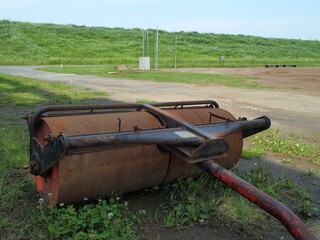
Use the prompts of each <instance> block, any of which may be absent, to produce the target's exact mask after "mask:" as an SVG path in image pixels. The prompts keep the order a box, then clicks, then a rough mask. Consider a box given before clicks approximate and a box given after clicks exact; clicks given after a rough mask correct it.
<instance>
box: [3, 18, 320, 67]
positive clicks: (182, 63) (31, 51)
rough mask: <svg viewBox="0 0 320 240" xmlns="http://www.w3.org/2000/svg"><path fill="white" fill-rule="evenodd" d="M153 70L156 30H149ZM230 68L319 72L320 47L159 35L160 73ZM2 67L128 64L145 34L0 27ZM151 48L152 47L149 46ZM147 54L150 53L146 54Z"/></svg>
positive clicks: (275, 41) (287, 41)
mask: <svg viewBox="0 0 320 240" xmlns="http://www.w3.org/2000/svg"><path fill="white" fill-rule="evenodd" d="M148 36H149V38H148V52H149V56H150V57H151V62H152V64H153V58H154V46H155V30H154V29H153V30H152V29H149V30H148ZM176 36H177V37H178V54H177V66H178V67H219V66H220V62H219V56H226V60H225V66H226V67H245V66H262V65H264V64H297V65H298V66H320V42H319V41H306V40H295V39H275V38H263V37H254V36H244V35H226V34H209V33H197V32H175V33H170V32H166V31H159V67H161V68H163V67H173V66H174V42H175V37H176ZM0 41H1V44H0V65H41V64H43V65H44V64H64V65H66V64H112V65H116V64H127V65H131V66H136V65H137V64H138V57H139V56H141V55H142V30H141V29H123V28H104V27H86V26H76V25H57V24H35V23H26V22H13V21H7V20H2V21H0ZM145 45H147V43H145ZM145 51H147V50H145Z"/></svg>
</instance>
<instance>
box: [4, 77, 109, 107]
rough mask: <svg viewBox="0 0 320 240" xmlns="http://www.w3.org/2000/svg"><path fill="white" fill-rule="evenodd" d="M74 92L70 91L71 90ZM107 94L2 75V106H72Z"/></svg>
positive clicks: (61, 84)
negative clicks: (74, 103)
mask: <svg viewBox="0 0 320 240" xmlns="http://www.w3.org/2000/svg"><path fill="white" fill-rule="evenodd" d="M71 89H72V90H73V91H70V90H71ZM95 96H107V93H106V92H97V91H90V89H86V88H82V87H76V88H75V87H73V86H70V85H66V84H63V83H54V82H53V83H48V82H41V81H38V80H35V79H30V78H23V77H19V76H12V75H2V74H0V106H2V107H3V106H35V105H36V104H40V103H41V104H42V105H48V104H72V103H73V102H75V101H76V102H78V103H81V102H83V100H85V99H88V98H90V97H95Z"/></svg>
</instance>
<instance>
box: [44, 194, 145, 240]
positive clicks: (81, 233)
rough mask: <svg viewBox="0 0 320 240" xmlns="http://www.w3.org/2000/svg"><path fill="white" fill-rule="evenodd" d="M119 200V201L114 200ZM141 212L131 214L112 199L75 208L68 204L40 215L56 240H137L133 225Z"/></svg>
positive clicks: (126, 205)
mask: <svg viewBox="0 0 320 240" xmlns="http://www.w3.org/2000/svg"><path fill="white" fill-rule="evenodd" d="M118 199H120V198H118ZM139 215H141V213H140V212H139V211H138V213H136V214H133V213H132V212H131V211H130V210H129V209H128V204H126V202H125V203H122V202H120V201H116V199H115V198H110V200H109V201H108V202H107V201H106V200H99V201H98V204H86V205H84V206H81V207H79V208H78V209H77V208H75V207H74V206H72V205H70V206H68V207H66V208H59V209H57V208H54V209H52V210H51V211H50V212H49V215H48V216H45V215H43V218H44V220H45V222H47V224H48V230H49V232H50V234H51V236H52V237H56V238H59V239H119V240H120V239H139V238H140V237H139V236H138V234H137V224H138V223H141V219H140V218H139Z"/></svg>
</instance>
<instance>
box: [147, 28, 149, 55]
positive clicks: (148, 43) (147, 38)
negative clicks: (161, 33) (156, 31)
mask: <svg viewBox="0 0 320 240" xmlns="http://www.w3.org/2000/svg"><path fill="white" fill-rule="evenodd" d="M148 37H149V33H148V30H147V57H148V56H149V42H148Z"/></svg>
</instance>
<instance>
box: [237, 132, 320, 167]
mask: <svg viewBox="0 0 320 240" xmlns="http://www.w3.org/2000/svg"><path fill="white" fill-rule="evenodd" d="M251 139H252V142H251V144H250V145H249V146H247V147H245V148H244V150H243V152H242V157H245V158H260V157H261V156H262V155H263V154H266V153H271V152H273V153H276V154H280V155H285V156H290V157H291V158H305V159H308V160H309V161H310V162H311V163H314V164H318V165H320V150H319V149H320V141H316V142H315V143H308V142H301V139H300V141H299V140H298V139H297V138H296V136H294V135H292V136H291V137H290V135H285V134H283V133H281V132H280V131H279V130H278V129H277V130H274V129H272V130H268V131H266V132H263V133H261V134H257V135H254V136H253V137H252V138H251ZM283 162H290V159H284V160H283Z"/></svg>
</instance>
